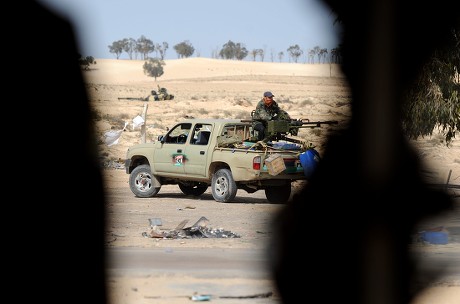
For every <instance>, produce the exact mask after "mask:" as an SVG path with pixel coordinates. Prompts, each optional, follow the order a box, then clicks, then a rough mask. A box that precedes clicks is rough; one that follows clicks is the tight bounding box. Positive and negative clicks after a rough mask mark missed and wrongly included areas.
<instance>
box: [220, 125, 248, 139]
mask: <svg viewBox="0 0 460 304" xmlns="http://www.w3.org/2000/svg"><path fill="white" fill-rule="evenodd" d="M249 128H250V125H247V124H234V125H226V126H225V127H224V128H223V132H222V135H227V136H234V135H236V136H238V138H240V139H241V140H245V139H248V138H249V137H250V130H249Z"/></svg>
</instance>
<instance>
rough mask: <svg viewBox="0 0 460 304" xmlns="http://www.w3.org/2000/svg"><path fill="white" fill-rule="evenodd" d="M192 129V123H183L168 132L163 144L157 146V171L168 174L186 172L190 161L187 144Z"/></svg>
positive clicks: (155, 156) (155, 158)
mask: <svg viewBox="0 0 460 304" xmlns="http://www.w3.org/2000/svg"><path fill="white" fill-rule="evenodd" d="M191 129H192V124H191V123H181V124H177V125H176V126H174V127H173V128H172V129H171V130H170V131H169V132H168V133H166V135H165V136H164V137H163V139H162V140H161V144H160V145H156V148H155V155H154V160H155V165H154V168H155V170H154V171H155V172H157V173H159V174H160V175H168V176H174V175H176V174H177V175H183V174H184V167H185V163H186V162H187V161H188V158H187V155H186V146H187V142H188V141H189V137H190V131H191ZM165 173H166V174H165Z"/></svg>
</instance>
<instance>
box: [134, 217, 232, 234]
mask: <svg viewBox="0 0 460 304" xmlns="http://www.w3.org/2000/svg"><path fill="white" fill-rule="evenodd" d="M150 223H152V221H150ZM187 223H188V220H183V221H182V222H180V223H179V225H177V227H176V228H174V229H173V230H161V229H160V228H159V227H158V226H157V225H151V226H150V231H149V232H142V236H143V237H147V238H162V239H190V238H240V237H241V236H240V235H238V234H236V233H233V232H231V231H228V230H224V229H222V228H212V227H207V225H208V223H209V220H208V219H207V218H206V217H204V216H202V217H200V219H199V220H198V221H196V223H195V224H193V225H192V226H190V227H185V225H186V224H187Z"/></svg>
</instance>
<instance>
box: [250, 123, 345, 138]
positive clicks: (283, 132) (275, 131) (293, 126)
mask: <svg viewBox="0 0 460 304" xmlns="http://www.w3.org/2000/svg"><path fill="white" fill-rule="evenodd" d="M251 121H252V120H251ZM261 122H262V123H263V124H264V126H265V137H264V139H263V140H262V141H263V142H268V141H279V140H284V141H289V142H293V143H304V141H303V140H300V139H295V138H292V137H289V136H288V135H291V136H297V134H298V132H299V129H300V128H312V129H313V128H319V127H321V126H322V125H336V124H338V123H339V122H338V121H337V120H325V121H310V120H309V119H291V120H268V121H261ZM255 138H256V137H254V138H252V140H254V141H257V139H255ZM252 140H251V141H252Z"/></svg>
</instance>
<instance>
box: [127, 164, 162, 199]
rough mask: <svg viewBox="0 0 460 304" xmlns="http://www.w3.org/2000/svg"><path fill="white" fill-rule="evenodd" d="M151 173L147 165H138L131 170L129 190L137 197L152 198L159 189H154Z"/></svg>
mask: <svg viewBox="0 0 460 304" xmlns="http://www.w3.org/2000/svg"><path fill="white" fill-rule="evenodd" d="M152 177H153V175H152V173H151V172H150V166H149V165H140V166H137V167H136V168H134V169H133V171H132V172H131V174H130V175H129V188H130V189H131V191H132V192H133V193H134V195H136V196H137V197H143V198H145V197H152V196H155V195H156V194H157V193H158V192H159V191H160V188H161V186H160V187H154V185H153V181H152Z"/></svg>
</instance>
